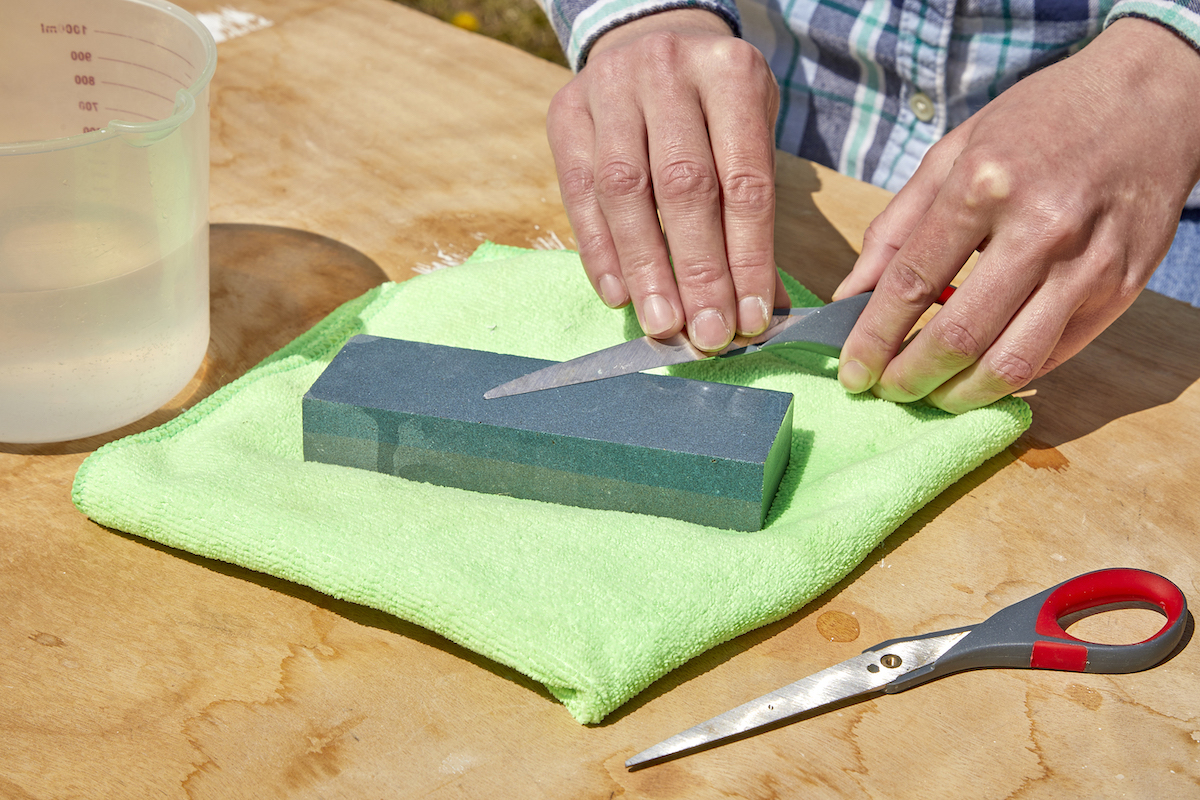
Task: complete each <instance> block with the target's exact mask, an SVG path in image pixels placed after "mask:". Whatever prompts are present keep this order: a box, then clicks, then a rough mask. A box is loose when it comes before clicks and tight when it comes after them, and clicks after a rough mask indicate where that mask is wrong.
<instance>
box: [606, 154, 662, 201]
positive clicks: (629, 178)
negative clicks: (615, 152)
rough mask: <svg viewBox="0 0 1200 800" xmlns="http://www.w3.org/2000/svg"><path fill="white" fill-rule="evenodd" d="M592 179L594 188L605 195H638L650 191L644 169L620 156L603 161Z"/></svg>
mask: <svg viewBox="0 0 1200 800" xmlns="http://www.w3.org/2000/svg"><path fill="white" fill-rule="evenodd" d="M594 181H595V186H596V190H597V191H598V192H599V193H600V194H601V195H604V196H607V197H639V196H644V195H647V194H649V192H650V176H649V175H647V174H646V170H645V169H643V168H642V167H641V166H639V165H638V164H635V163H633V162H632V161H628V160H624V159H620V158H611V159H608V160H606V161H604V162H603V163H602V164H601V165H600V167H599V168H598V169H597V170H596V175H595V177H594Z"/></svg>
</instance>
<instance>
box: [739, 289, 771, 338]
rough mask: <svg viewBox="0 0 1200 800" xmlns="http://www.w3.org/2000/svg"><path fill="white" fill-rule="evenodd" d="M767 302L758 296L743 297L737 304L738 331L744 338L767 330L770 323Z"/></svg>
mask: <svg viewBox="0 0 1200 800" xmlns="http://www.w3.org/2000/svg"><path fill="white" fill-rule="evenodd" d="M769 315H770V310H769V309H768V308H767V301H766V300H763V299H762V298H761V297H759V296H758V295H753V294H752V295H749V296H747V297H743V298H742V299H741V300H740V301H739V302H738V330H739V331H741V332H742V333H743V334H745V335H746V336H754V335H756V334H759V333H762V332H763V331H764V330H766V329H767V322H768V321H770V316H769Z"/></svg>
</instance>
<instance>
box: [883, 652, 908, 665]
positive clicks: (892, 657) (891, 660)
mask: <svg viewBox="0 0 1200 800" xmlns="http://www.w3.org/2000/svg"><path fill="white" fill-rule="evenodd" d="M879 663H880V664H883V665H884V666H885V667H887V668H888V669H895V668H896V667H898V666H900V665H901V664H903V663H904V659H902V658H900V656H898V655H896V654H895V653H888V654H887V655H886V656H884V657H883V658H881V659H879Z"/></svg>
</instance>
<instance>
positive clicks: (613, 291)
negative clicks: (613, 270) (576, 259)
mask: <svg viewBox="0 0 1200 800" xmlns="http://www.w3.org/2000/svg"><path fill="white" fill-rule="evenodd" d="M600 299H601V300H603V301H604V304H605V305H606V306H608V307H609V308H620V307H621V306H623V305H625V301H627V300H628V299H629V293H628V292H626V291H625V284H623V283H621V280H620V279H619V278H618V277H617V276H616V275H601V276H600Z"/></svg>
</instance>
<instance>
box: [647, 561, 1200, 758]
mask: <svg viewBox="0 0 1200 800" xmlns="http://www.w3.org/2000/svg"><path fill="white" fill-rule="evenodd" d="M1117 608H1149V609H1152V610H1155V611H1158V612H1160V613H1162V614H1163V615H1164V616H1165V617H1166V618H1167V621H1166V623H1165V624H1164V625H1163V627H1162V629H1161V630H1159V631H1158V633H1156V634H1154V635H1153V636H1151V637H1150V638H1149V639H1146V640H1145V641H1143V642H1138V643H1137V644H1127V645H1113V644H1097V643H1094V642H1086V641H1083V640H1081V639H1076V638H1075V637H1074V636H1071V635H1070V634H1069V633H1067V632H1066V630H1065V628H1066V627H1069V626H1070V625H1071V624H1072V623H1074V622H1076V621H1078V620H1080V619H1082V618H1084V617H1087V616H1091V615H1092V614H1099V613H1102V612H1104V611H1111V610H1114V609H1117ZM1187 617H1188V614H1187V600H1186V598H1184V596H1183V592H1182V591H1180V590H1179V587H1178V586H1176V585H1175V584H1174V583H1172V582H1171V581H1169V580H1167V579H1166V578H1164V577H1162V576H1161V575H1156V574H1155V573H1153V572H1146V571H1144V570H1139V569H1126V568H1117V569H1102V570H1099V571H1096V572H1089V573H1086V574H1084V575H1079V576H1076V577H1074V578H1071V579H1070V580H1068V581H1065V582H1063V583H1060V584H1058V585H1057V586H1052V587H1051V588H1049V589H1046V590H1045V591H1043V592H1039V593H1038V594H1035V595H1033V596H1032V597H1028V598H1026V599H1024V600H1022V601H1020V602H1019V603H1015V604H1013V605H1011V606H1008V607H1007V608H1005V609H1002V610H1001V611H999V612H997V613H996V614H994V615H992V616H991V617H989V618H988V619H987V620H985V621H984V622H981V623H980V624H978V625H971V626H968V627H965V628H954V629H952V630H946V631H938V632H937V633H930V634H925V635H923V636H910V637H906V638H902V639H889V640H888V641H886V642H881V643H880V644H877V645H875V646H874V647H871V648H868V649H867V650H864V651H863V653H862V655H859V656H855V657H854V658H850V659H847V660H846V661H843V662H842V663H840V664H837V665H835V666H832V667H830V668H828V669H826V670H822V671H821V672H818V673H816V674H815V675H810V676H809V677H807V678H804V679H802V680H799V681H796V682H795V683H793V684H791V685H789V686H785V687H783V688H782V689H778V690H776V691H774V692H771V693H770V694H765V695H763V696H762V697H760V698H758V699H757V700H751V701H750V702H749V703H746V704H744V705H741V706H738V707H737V708H735V709H733V710H732V711H727V712H725V713H724V714H721V715H720V716H717V717H713V718H712V719H710V720H709V721H708V722H702V723H700V724H699V725H697V726H695V727H694V728H689V729H688V730H686V731H684V732H683V733H680V734H677V735H675V736H672V737H671V738H670V739H667V740H666V741H663V742H660V743H659V744H656V745H654V746H653V747H651V748H648V749H646V750H643V751H642V752H641V753H638V754H637V755H636V756H634V757H633V758H631V759H629V760H628V761H626V762H625V766H626V768H628V769H637V768H641V767H647V766H651V765H652V764H656V763H661V762H663V761H666V760H668V759H670V758H674V757H677V756H681V755H686V754H689V753H694V752H697V751H699V750H706V749H708V748H709V747H711V746H713V745H714V744H717V743H720V742H724V741H726V740H730V739H734V738H745V736H746V735H747V734H748V733H749V732H751V731H754V730H757V729H759V728H763V727H768V726H769V727H778V725H779V724H780V723H781V722H782V721H784V720H786V719H789V718H791V717H794V716H797V715H799V714H804V713H806V712H811V711H815V710H817V709H822V708H824V707H827V706H832V705H836V704H841V703H843V702H844V701H846V700H848V699H850V698H854V697H858V696H860V695H866V694H869V693H875V692H880V691H882V692H884V693H887V694H895V693H896V692H902V691H904V690H905V689H911V688H912V687H913V686H917V685H919V684H922V683H925V682H926V681H929V680H933V679H935V678H940V677H942V676H944V675H949V674H951V673H953V672H961V671H963V670H968V669H980V668H983V667H1004V668H1026V669H1054V670H1067V671H1071V672H1099V673H1126V672H1137V671H1139V670H1143V669H1148V668H1150V667H1153V666H1154V665H1156V664H1158V663H1159V662H1161V661H1163V660H1164V659H1165V658H1166V657H1167V656H1168V655H1170V654H1171V652H1172V651H1173V650H1174V649H1175V647H1176V646H1177V645H1178V644H1179V641H1180V639H1181V638H1182V637H1183V634H1184V629H1185V628H1186V627H1187Z"/></svg>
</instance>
